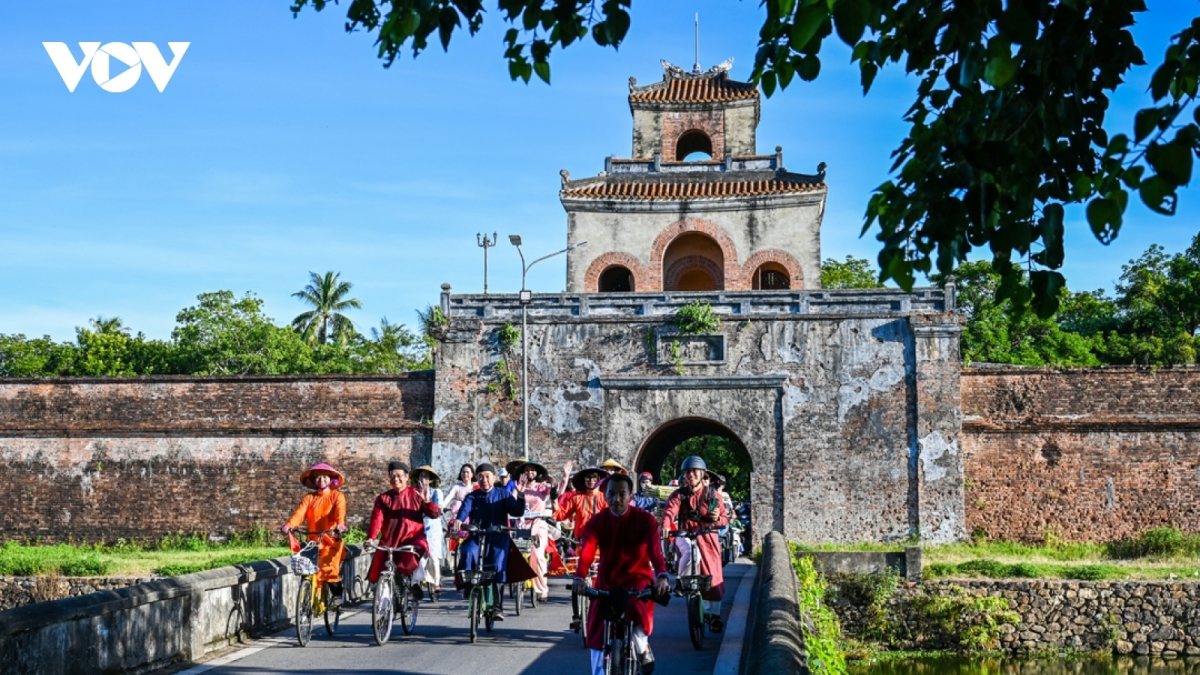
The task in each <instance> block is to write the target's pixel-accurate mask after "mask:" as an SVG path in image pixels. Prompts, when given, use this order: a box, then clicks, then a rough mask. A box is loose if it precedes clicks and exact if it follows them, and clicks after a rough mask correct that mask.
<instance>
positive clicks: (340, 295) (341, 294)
mask: <svg viewBox="0 0 1200 675" xmlns="http://www.w3.org/2000/svg"><path fill="white" fill-rule="evenodd" d="M308 275H309V283H308V285H307V286H305V287H304V290H301V291H296V292H295V293H292V297H294V298H300V301H301V302H303V303H304V304H306V305H308V306H309V307H312V309H310V310H309V311H307V312H302V313H301V314H299V315H298V316H297V317H296V318H295V319H292V327H293V328H295V329H296V330H297V331H299V332H300V334H301V335H303V336H304V339H305V340H306V341H307V342H308V344H310V345H311V344H322V345H323V344H326V343H327V342H328V341H329V339H330V338H332V339H333V340H334V341H336V342H337V343H338V344H342V345H344V344H346V341H347V340H349V339H350V338H351V337H353V336H354V334H355V330H354V322H353V321H351V320H350V319H349V318H348V317H346V315H345V314H342V312H344V311H346V310H348V309H362V303H360V302H359V301H358V300H356V299H355V298H348V297H346V296H347V295H349V294H350V289H352V288H353V287H354V284H352V283H350V282H349V281H341V279H340V277H341V273H340V272H337V273H334V272H326V273H325V275H324V276H322V275H320V274H317V273H316V272H309V273H308Z"/></svg>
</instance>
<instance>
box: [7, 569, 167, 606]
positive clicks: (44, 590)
mask: <svg viewBox="0 0 1200 675" xmlns="http://www.w3.org/2000/svg"><path fill="white" fill-rule="evenodd" d="M150 581H153V579H151V578H150V577H0V612H2V611H4V610H6V609H14V608H16V607H24V606H25V605H32V604H33V603H35V602H49V601H51V600H61V599H62V598H73V597H76V596H79V595H87V594H89V593H97V592H99V591H115V590H117V589H118V588H127V587H129V586H133V585H136V584H144V583H147V582H150Z"/></svg>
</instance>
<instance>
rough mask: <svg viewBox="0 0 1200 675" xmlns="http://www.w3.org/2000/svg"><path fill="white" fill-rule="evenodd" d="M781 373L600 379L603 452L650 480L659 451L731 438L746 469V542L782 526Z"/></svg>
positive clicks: (659, 460)
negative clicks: (694, 441) (709, 437)
mask: <svg viewBox="0 0 1200 675" xmlns="http://www.w3.org/2000/svg"><path fill="white" fill-rule="evenodd" d="M785 380H786V378H785V377H783V376H775V375H770V376H749V377H742V376H732V377H711V378H680V377H677V376H667V377H607V376H602V377H601V378H599V381H598V384H599V385H600V387H601V388H602V389H603V390H604V418H603V426H604V433H603V436H604V445H605V450H604V456H605V457H610V456H611V457H614V458H616V459H617V461H619V462H621V463H622V464H624V465H625V466H627V467H630V468H631V469H634V470H636V471H638V472H641V471H649V472H650V473H652V474H654V475H655V477H656V480H658V479H659V478H661V476H660V474H659V470H660V469H661V467H662V465H663V462H664V460H665V459H666V458H667V455H668V454H670V452H671V450H673V449H674V448H675V447H676V446H678V445H679V444H680V443H682V442H684V441H686V440H687V439H689V438H693V437H696V436H705V435H712V436H720V437H722V438H728V439H731V440H734V441H736V443H737V447H738V449H739V450H740V451H742V452H744V453H745V456H746V458H747V460H748V463H749V464H750V466H749V472H748V473H749V474H750V475H749V485H748V487H749V498H750V501H751V511H752V514H753V515H752V516H751V525H752V536H753V541H755V542H756V543H761V541H760V540H761V538H762V536H763V535H765V534H766V533H767V532H770V531H771V530H779V531H781V532H782V531H784V521H783V518H784V512H783V501H782V499H781V496H782V494H783V472H782V471H781V470H780V469H781V466H782V464H781V461H782V458H783V455H784V447H783V436H782V427H781V425H782V424H783V419H782V414H781V412H782V411H781V408H780V405H781V401H782V399H781V398H780V394H781V387H782V386H783V384H784V382H785Z"/></svg>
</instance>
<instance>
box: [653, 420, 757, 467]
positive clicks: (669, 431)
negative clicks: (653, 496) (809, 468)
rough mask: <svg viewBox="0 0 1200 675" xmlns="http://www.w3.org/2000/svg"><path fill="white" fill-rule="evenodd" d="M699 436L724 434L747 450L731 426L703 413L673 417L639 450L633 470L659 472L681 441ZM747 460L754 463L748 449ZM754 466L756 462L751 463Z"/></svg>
mask: <svg viewBox="0 0 1200 675" xmlns="http://www.w3.org/2000/svg"><path fill="white" fill-rule="evenodd" d="M696 436H721V437H722V438H728V439H729V440H731V441H734V442H735V443H736V444H737V445H738V446H740V447H741V449H742V452H746V445H745V443H743V442H742V439H740V438H738V436H737V434H735V433H733V431H731V430H730V429H729V427H727V426H725V425H724V424H721V423H720V422H716V421H713V420H710V419H707V418H704V417H682V418H679V419H674V420H671V421H670V422H667V423H666V424H663V425H662V426H660V427H659V428H657V429H655V430H654V431H653V432H652V433H651V434H650V435H649V436H647V437H646V440H645V441H643V442H642V445H641V447H639V448H638V450H637V455H636V456H635V458H634V461H633V467H634V470H635V471H637V472H638V473H641V472H643V471H649V472H650V473H652V474H654V475H655V477H656V480H657V476H658V475H659V473H660V472H661V471H662V468H663V461H664V460H665V459H666V458H667V455H669V454H671V451H672V450H674V449H675V447H676V446H678V445H679V444H680V443H682V442H684V441H686V440H688V439H689V438H695V437H696ZM746 459H747V461H749V462H751V464H753V461H754V460H752V459H751V458H750V456H749V453H746ZM750 468H751V469H753V466H751V467H750Z"/></svg>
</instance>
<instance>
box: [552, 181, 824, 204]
mask: <svg viewBox="0 0 1200 675" xmlns="http://www.w3.org/2000/svg"><path fill="white" fill-rule="evenodd" d="M824 187H825V185H824V184H823V183H804V182H799V181H794V180H788V179H784V178H772V179H770V180H754V181H713V182H702V183H701V182H689V183H666V182H659V181H653V182H640V181H639V182H602V183H594V184H592V185H584V186H580V187H574V188H567V189H565V190H563V191H562V196H563V197H567V198H584V199H629V200H638V199H703V198H712V197H753V196H758V195H773V194H787V193H797V192H811V191H814V190H820V189H823V188H824Z"/></svg>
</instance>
